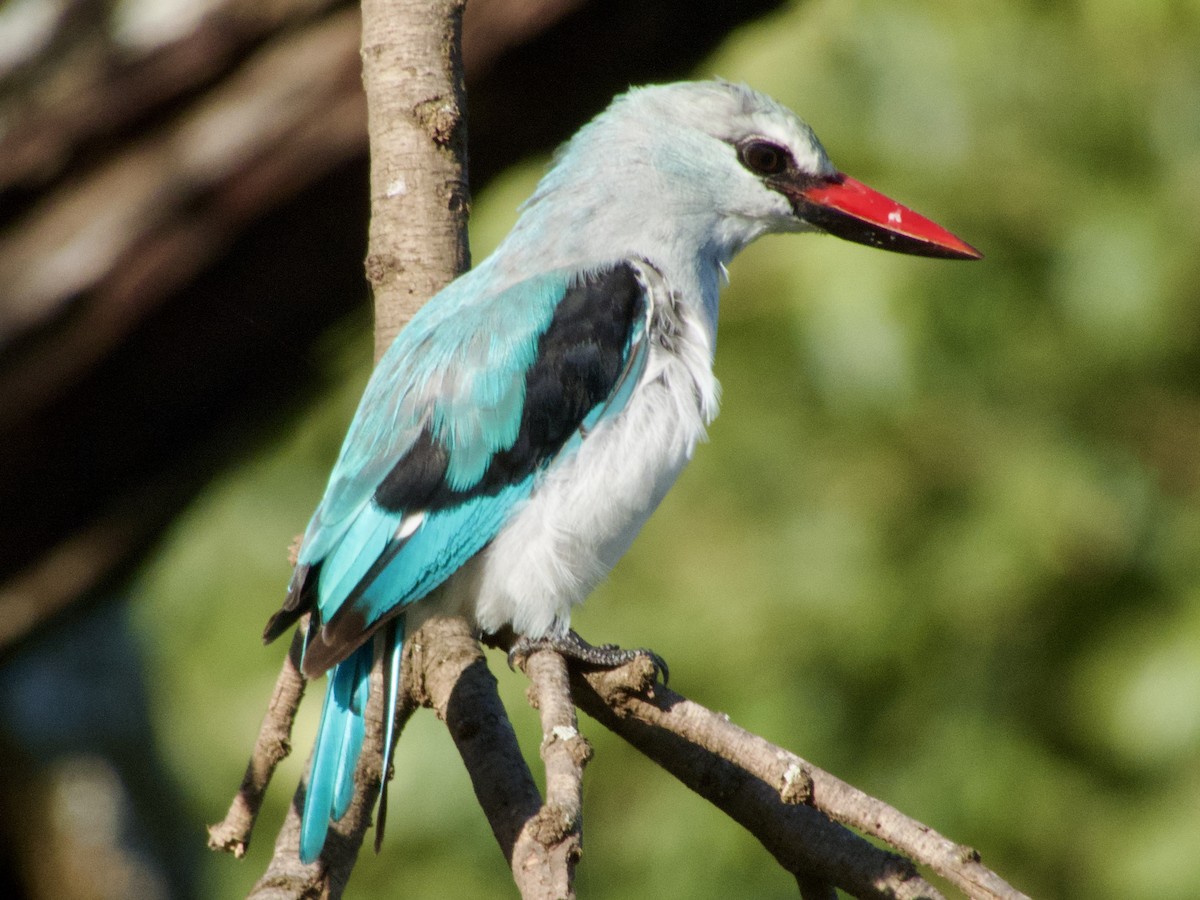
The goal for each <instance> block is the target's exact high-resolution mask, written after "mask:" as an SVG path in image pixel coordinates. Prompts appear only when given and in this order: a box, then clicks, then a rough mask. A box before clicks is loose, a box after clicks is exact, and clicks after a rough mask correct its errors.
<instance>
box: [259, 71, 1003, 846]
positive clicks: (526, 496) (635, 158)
mask: <svg viewBox="0 0 1200 900" xmlns="http://www.w3.org/2000/svg"><path fill="white" fill-rule="evenodd" d="M786 232H824V233H827V234H832V235H835V236H837V237H839V238H843V239H846V240H849V241H854V242H857V243H860V244H865V245H868V246H872V247H878V248H882V249H885V250H892V251H897V252H901V253H907V254H915V255H918V256H928V257H937V258H944V259H963V260H968V259H978V258H980V257H981V254H980V253H979V251H977V250H976V249H975V248H973V247H972V246H970V245H969V244H967V243H965V242H964V241H962V240H961V239H959V238H957V237H955V236H954V235H953V234H951V233H950V232H949V231H947V230H945V229H944V228H942V227H941V226H939V225H936V224H934V223H933V222H932V221H930V220H929V219H926V218H924V217H922V216H920V215H918V214H917V213H915V212H912V211H911V210H910V209H908V208H906V207H904V206H901V205H900V204H898V203H896V202H895V201H893V200H890V199H888V198H887V197H885V196H884V195H883V194H880V193H878V192H876V191H875V190H873V189H871V188H868V187H867V186H866V185H864V184H862V183H861V182H859V181H856V180H854V179H853V178H850V177H849V176H847V175H845V174H843V173H841V172H840V171H839V170H838V169H837V168H835V167H834V165H833V164H832V163H831V162H830V159H829V156H828V154H827V153H826V151H825V149H824V147H822V145H821V143H820V141H819V140H818V139H817V136H816V135H815V134H814V133H813V130H812V129H811V128H810V127H809V126H808V125H806V124H805V123H804V122H803V121H802V120H801V119H800V118H798V117H797V116H796V114H795V113H793V112H791V111H790V110H789V109H788V108H786V107H785V106H783V105H782V104H780V103H778V102H777V101H775V100H774V99H772V98H771V97H769V96H767V95H765V94H763V93H760V92H758V91H756V90H754V89H752V88H750V87H748V86H745V85H742V84H735V83H732V82H727V81H724V80H709V81H692V82H676V83H671V84H662V85H651V86H646V87H638V88H632V89H630V90H629V91H627V92H625V93H623V94H621V95H619V96H617V97H616V98H615V99H614V100H613V101H612V102H611V103H610V105H609V106H608V107H607V108H606V109H605V110H603V111H602V112H601V113H600V114H598V115H597V116H596V117H595V118H594V119H592V120H591V121H590V122H588V123H587V124H586V125H584V126H583V127H582V128H581V129H580V130H579V131H578V132H577V133H576V134H575V135H574V136H573V137H572V138H570V139H569V140H568V141H567V143H566V144H565V145H563V147H561V148H560V149H559V151H558V152H557V153H556V154H555V156H554V158H553V161H552V163H551V165H550V166H549V168H548V170H547V171H546V173H545V174H544V175H543V177H542V178H541V180H540V181H539V183H538V185H537V187H536V189H535V190H534V192H533V194H532V195H531V196H530V198H529V199H528V200H527V201H526V202H525V203H524V204H523V206H522V207H521V210H520V214H519V216H518V219H517V221H516V223H515V225H514V226H513V228H512V230H511V232H510V233H509V234H508V235H507V237H506V238H505V239H504V240H503V241H502V242H501V243H500V244H499V245H498V246H497V247H496V249H495V250H494V252H492V253H491V254H490V255H489V256H488V257H487V258H486V259H484V260H483V261H481V262H480V263H479V264H478V265H477V266H476V267H474V268H473V269H471V270H469V271H468V272H466V273H464V274H462V275H461V276H459V277H458V278H457V279H456V280H454V281H452V282H451V283H450V284H449V285H447V286H446V287H445V288H443V289H442V290H441V291H440V292H438V293H437V294H436V295H435V296H434V297H432V298H431V299H430V300H429V301H428V302H427V303H426V304H425V305H424V306H423V307H422V308H421V309H420V310H419V311H418V312H417V313H416V314H415V315H414V316H413V317H412V319H411V321H410V322H409V323H408V324H407V325H406V326H405V327H404V328H403V329H402V330H401V331H400V333H399V335H398V336H397V338H396V339H395V341H394V343H393V344H392V345H391V347H390V348H389V349H388V350H387V352H386V353H385V354H384V355H383V357H382V358H381V360H380V362H379V364H378V366H377V367H376V369H375V371H374V373H373V375H372V376H371V378H370V380H369V382H368V384H367V386H366V388H365V391H364V393H363V396H362V400H361V402H360V404H359V406H358V410H357V412H356V414H355V416H354V419H353V421H352V423H351V424H350V426H349V429H348V432H347V434H346V437H345V440H344V443H343V445H342V448H341V452H340V454H339V456H338V458H337V461H336V463H335V465H334V467H333V470H332V472H331V475H330V478H329V482H328V486H327V488H326V490H325V494H324V496H323V497H322V499H321V501H320V503H319V505H318V507H317V509H316V512H315V513H314V514H313V516H312V519H311V521H310V522H309V524H308V527H307V530H306V531H305V533H304V536H303V538H302V541H301V544H300V547H299V551H298V554H297V560H296V566H295V569H294V572H293V575H292V578H291V581H290V583H289V585H288V589H287V595H286V598H285V600H284V602H283V605H282V607H281V608H280V609H279V611H278V612H277V613H275V615H274V616H273V617H272V618H271V619H270V621H269V622H268V624H267V626H266V629H265V631H264V634H263V637H264V641H266V642H270V641H271V640H274V639H275V638H276V637H278V636H279V635H280V634H282V633H284V632H285V631H286V630H288V629H289V628H290V627H291V626H292V625H293V624H295V623H296V622H297V621H298V620H299V619H300V618H301V616H303V615H304V614H306V613H308V614H310V615H309V619H308V625H307V630H306V632H305V633H304V644H303V647H304V649H303V655H302V664H301V670H302V672H303V674H304V675H305V677H307V678H310V679H311V678H317V677H319V676H320V675H321V674H323V673H326V672H328V686H327V691H326V698H325V703H324V707H323V709H322V713H321V720H320V725H319V726H318V733H317V738H316V744H315V747H314V750H313V755H312V760H311V764H310V770H309V780H308V786H307V791H306V794H305V801H304V809H303V812H302V816H301V829H300V833H301V837H300V849H299V853H300V857H301V859H302V860H303V861H304V862H306V863H307V862H311V861H313V860H315V859H316V858H317V857H318V856H319V855H320V852H321V849H322V847H323V845H324V842H325V839H326V835H327V831H328V828H329V826H330V823H331V822H333V821H336V820H338V819H340V818H341V817H342V816H343V815H344V814H345V812H346V810H347V809H348V807H349V805H350V802H351V799H352V797H353V795H354V789H355V785H354V770H355V766H356V763H357V760H358V757H359V756H360V754H361V748H362V742H363V735H364V730H365V722H364V714H365V709H366V703H367V697H368V694H369V686H368V676H369V672H370V670H371V668H372V664H373V662H374V657H375V654H376V653H377V652H378V653H382V654H384V657H385V659H384V664H385V667H386V672H387V678H386V679H385V681H386V685H385V689H386V690H387V692H388V697H387V698H386V700H387V702H386V709H388V710H389V711H390V710H391V709H392V708H393V707H394V705H395V699H396V696H397V690H398V683H399V671H400V660H401V650H402V648H403V643H404V639H405V636H406V635H409V634H412V633H414V632H415V630H416V629H417V628H419V627H420V625H421V623H422V622H424V621H425V620H426V619H428V618H429V617H430V616H431V615H462V616H465V617H466V618H467V619H468V620H469V621H470V622H471V623H472V624H473V627H474V628H475V629H476V631H477V633H479V634H482V635H487V634H495V633H498V632H501V631H502V630H503V629H511V633H512V634H514V635H516V636H518V637H519V641H518V646H519V647H521V648H522V649H524V650H526V651H529V650H532V649H535V648H537V647H551V648H553V649H556V650H559V651H560V652H564V653H566V654H568V655H570V656H573V657H576V658H579V659H582V660H584V661H585V662H588V663H590V664H593V665H616V664H619V663H621V662H624V661H627V660H628V659H629V658H630V656H631V654H636V653H639V652H644V651H628V650H621V649H620V648H616V647H613V646H612V645H605V646H602V647H593V646H592V645H590V644H587V643H586V642H585V641H583V639H582V638H580V637H579V636H578V635H576V634H575V632H573V631H571V630H570V615H571V610H572V608H573V607H574V606H575V605H576V604H578V603H580V602H582V601H583V600H584V598H585V597H587V595H588V594H589V593H590V592H591V591H592V589H593V588H594V587H595V586H596V585H597V584H598V583H599V582H600V581H601V580H603V579H604V577H605V576H606V575H607V573H608V572H609V571H610V570H611V569H612V567H613V566H614V565H615V564H616V562H617V561H618V560H619V559H620V558H621V556H622V555H623V554H624V553H625V551H626V550H628V548H629V547H630V545H631V543H632V542H633V540H634V537H635V536H636V534H637V533H638V531H639V529H640V528H641V527H642V525H643V523H644V522H645V521H646V520H647V518H648V517H649V516H650V514H651V513H652V512H653V511H654V509H655V508H656V507H657V506H658V505H659V502H660V501H661V500H662V499H663V496H664V495H665V494H666V492H667V490H668V489H669V488H670V487H671V485H672V483H673V482H674V481H675V480H676V478H677V476H678V475H679V474H680V472H681V471H682V469H683V468H684V466H685V464H686V463H687V462H688V460H689V459H690V458H691V456H692V454H693V451H694V449H695V447H696V445H697V444H698V443H699V442H700V441H701V440H703V439H704V438H705V434H706V427H707V426H708V425H709V424H710V423H711V422H712V420H713V418H714V417H715V416H716V414H717V407H718V399H719V387H718V383H717V380H716V378H715V377H714V375H713V368H712V367H713V354H714V348H715V345H716V337H717V318H718V295H719V290H720V287H721V286H722V284H723V283H724V282H725V281H726V280H727V279H728V273H727V270H726V265H727V264H728V263H729V261H730V260H731V259H732V258H733V257H734V256H736V255H737V254H738V252H739V251H741V250H742V249H743V248H745V247H746V246H747V245H748V244H750V243H751V242H752V241H754V240H755V239H757V238H759V237H761V236H763V235H765V234H769V233H786ZM376 635H381V636H382V640H381V641H375V640H373V638H374V637H375V636H376ZM654 659H655V661H656V662H657V661H658V658H657V657H654ZM390 720H391V717H390V716H389V717H388V726H387V732H386V740H385V747H386V749H385V751H384V754H385V758H384V771H385V772H386V771H387V765H388V762H389V754H390V752H391V746H392V738H393V735H392V731H391V725H390Z"/></svg>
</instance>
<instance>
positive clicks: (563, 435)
mask: <svg viewBox="0 0 1200 900" xmlns="http://www.w3.org/2000/svg"><path fill="white" fill-rule="evenodd" d="M646 302H647V299H646V294H645V290H644V289H643V287H642V283H641V281H640V280H639V278H638V274H637V269H636V268H635V267H634V265H633V264H632V263H630V262H622V263H618V264H617V265H615V266H613V267H612V268H609V269H603V270H601V271H599V272H594V273H592V274H589V275H586V276H585V277H583V278H581V279H580V280H579V281H578V282H577V283H575V284H573V285H572V286H570V287H569V288H567V290H566V292H565V293H564V295H563V298H562V301H561V302H560V303H559V305H558V307H557V309H556V310H555V312H554V316H553V317H552V318H551V320H550V324H549V326H548V327H547V328H546V331H545V332H543V334H542V336H541V338H539V340H538V349H537V358H536V360H535V362H534V364H533V365H532V366H530V368H529V371H528V372H527V373H526V375H525V405H524V407H523V408H522V411H521V424H520V426H519V429H518V431H517V438H516V440H515V441H514V442H513V445H512V446H511V447H508V448H507V449H505V450H502V451H501V452H499V453H497V454H496V455H495V456H493V457H492V460H491V462H490V464H489V465H488V467H487V469H486V470H485V471H484V473H483V477H482V478H481V479H480V480H479V482H478V483H476V484H475V485H473V486H472V487H470V488H468V489H466V490H461V491H455V490H453V489H451V488H450V487H449V485H447V484H446V477H445V476H446V469H447V467H448V466H449V462H450V455H449V451H447V449H446V448H445V447H443V446H442V445H441V444H439V443H438V442H437V441H436V440H435V439H434V437H433V434H432V432H430V430H429V429H428V427H426V428H425V429H423V430H422V432H421V434H420V436H419V437H418V438H417V440H416V442H415V443H414V444H413V445H412V447H410V448H409V450H408V452H407V453H405V454H404V456H402V457H401V458H400V459H399V460H398V461H397V462H396V464H395V465H394V466H393V467H392V469H391V471H389V472H388V474H387V475H386V476H385V477H384V479H383V480H382V481H381V482H380V484H379V487H378V488H376V490H375V494H374V497H373V500H374V502H375V504H376V505H377V506H379V507H381V508H382V509H386V510H395V511H399V510H427V511H436V510H439V509H445V508H447V507H452V506H456V505H458V504H460V503H463V502H464V501H466V500H468V499H470V498H471V497H474V496H479V495H488V494H495V493H497V492H499V491H500V490H501V489H502V488H504V487H505V486H506V485H510V484H514V483H516V482H518V481H521V480H523V479H524V478H526V477H528V476H529V475H530V474H532V473H533V472H534V471H536V470H537V469H538V468H539V467H540V466H542V465H543V464H545V463H546V462H547V461H548V460H550V459H552V458H553V457H554V455H555V454H557V453H558V452H559V450H561V449H562V447H563V445H564V444H565V443H566V442H567V441H568V440H569V439H570V437H571V435H572V434H573V433H574V432H575V430H576V429H578V428H579V427H580V425H582V424H583V421H584V419H585V418H586V417H587V415H588V413H590V412H591V411H592V410H593V409H595V407H596V406H597V405H598V404H601V403H603V402H604V401H605V400H607V399H608V397H609V396H610V395H611V393H612V391H613V389H614V387H615V386H616V384H617V382H618V381H619V380H620V378H621V373H622V370H623V368H624V366H625V361H626V355H627V352H628V345H629V337H630V334H631V332H632V331H633V327H634V323H635V322H637V320H638V319H639V318H640V317H642V316H644V315H645V311H646ZM320 577H321V561H320V560H318V561H317V562H316V563H314V564H313V565H312V566H304V567H301V568H299V569H297V570H296V571H295V572H294V573H293V576H292V581H291V584H290V585H289V587H288V596H287V599H286V600H285V601H284V604H283V607H282V609H280V610H279V612H277V613H276V614H275V615H274V616H272V617H271V620H270V621H269V622H268V623H267V627H266V629H265V630H264V632H263V640H264V641H272V640H274V639H275V638H276V637H278V636H279V635H280V634H282V633H283V632H284V631H286V630H287V629H288V628H289V627H290V626H291V625H292V624H293V623H294V622H295V621H296V620H297V619H299V618H300V616H302V615H304V613H306V612H308V611H310V610H312V609H314V608H315V606H316V597H317V584H318V582H319V580H320ZM318 625H319V623H317V622H316V621H313V622H310V623H309V628H310V629H315V628H316V627H317V626H318ZM311 637H312V634H311V633H310V638H311ZM309 649H310V650H313V649H314V647H313V646H312V645H310V648H309ZM309 662H310V660H309V659H308V658H307V654H306V659H305V664H306V668H307V666H308V664H309Z"/></svg>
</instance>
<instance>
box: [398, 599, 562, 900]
mask: <svg viewBox="0 0 1200 900" xmlns="http://www.w3.org/2000/svg"><path fill="white" fill-rule="evenodd" d="M405 655H406V656H410V657H411V659H412V663H411V672H412V678H411V679H410V681H409V683H410V684H411V685H412V691H413V696H414V698H415V699H417V700H418V701H420V702H421V703H423V704H424V705H427V706H429V707H430V708H432V709H433V711H434V712H435V713H436V714H437V716H438V718H439V719H442V720H443V721H444V722H445V723H446V727H447V729H449V731H450V736H451V737H452V738H453V739H454V744H455V746H456V747H457V748H458V752H459V754H460V755H461V756H462V760H463V764H464V765H465V766H466V769H467V772H468V774H469V775H470V776H471V785H472V787H474V789H475V796H476V798H477V799H478V800H479V805H480V806H481V807H482V808H483V811H484V814H485V815H486V816H487V819H488V824H490V825H491V827H492V833H493V834H494V835H495V836H496V841H497V843H499V845H500V849H501V851H502V852H503V853H504V858H505V859H507V860H508V862H509V865H510V866H511V868H512V873H513V879H514V881H515V882H516V884H517V888H518V889H519V890H520V892H521V896H522V897H524V898H526V900H533V898H552V897H560V896H564V897H565V896H570V895H569V894H565V893H563V894H559V893H557V892H556V889H557V887H558V886H559V885H569V882H570V873H569V870H568V868H567V864H566V861H567V855H566V853H565V851H560V852H554V851H555V850H559V848H558V847H557V845H554V844H548V843H546V842H544V841H542V840H541V839H540V837H541V836H542V835H543V834H544V833H546V831H547V829H545V827H544V824H543V823H544V821H545V814H544V812H543V811H544V809H545V807H543V804H542V798H541V795H540V794H539V793H538V789H537V785H536V784H535V783H534V780H533V775H532V774H531V773H530V771H529V767H528V765H527V764H526V763H525V757H524V756H523V755H522V753H521V748H520V746H519V745H518V744H517V738H516V734H514V733H513V729H512V724H511V723H510V722H509V720H508V714H507V713H506V712H505V709H504V704H503V703H502V702H501V700H500V695H499V694H498V693H497V691H496V678H495V676H494V675H492V673H491V670H489V669H488V666H487V660H486V659H485V658H484V655H483V651H482V650H481V649H480V647H479V643H478V642H477V641H476V640H475V636H474V634H473V633H472V632H471V629H470V627H469V626H468V625H467V623H466V622H465V621H463V620H462V619H458V618H433V619H430V620H429V621H428V622H426V623H425V625H423V626H422V627H421V629H420V630H419V631H418V632H417V633H416V634H415V635H413V637H412V638H411V639H410V640H409V641H408V645H407V646H406V647H405ZM560 833H561V829H560ZM572 862H573V861H572Z"/></svg>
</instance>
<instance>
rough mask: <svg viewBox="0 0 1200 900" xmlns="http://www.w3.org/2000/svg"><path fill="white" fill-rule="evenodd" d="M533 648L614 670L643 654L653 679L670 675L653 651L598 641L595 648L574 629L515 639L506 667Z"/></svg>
mask: <svg viewBox="0 0 1200 900" xmlns="http://www.w3.org/2000/svg"><path fill="white" fill-rule="evenodd" d="M535 650H553V651H555V652H556V653H560V654H562V655H563V656H566V657H569V658H570V659H574V660H578V661H579V662H581V663H583V664H584V665H587V666H592V667H595V668H598V669H615V668H617V667H618V666H623V665H625V664H626V663H628V662H631V661H633V660H635V659H637V658H638V657H639V656H644V657H646V658H647V659H649V660H650V662H651V663H652V664H653V666H654V674H655V678H658V677H659V676H661V677H662V683H663V684H664V685H665V684H666V683H667V681H668V680H669V679H670V677H671V670H670V669H668V668H667V662H666V660H664V659H663V658H662V657H661V656H659V655H658V654H657V653H655V652H654V651H653V650H646V649H637V650H624V649H622V648H620V647H618V646H617V645H616V644H601V645H600V646H598V647H597V646H594V645H592V644H589V643H588V642H587V641H585V640H584V639H583V638H581V637H580V636H579V635H578V634H576V633H575V632H574V631H568V632H567V633H566V634H565V635H555V636H547V637H543V638H538V639H536V640H533V639H530V638H527V637H521V638H518V639H517V641H516V643H515V644H513V645H512V649H511V650H509V651H508V666H509V668H510V669H511V668H515V667H516V662H517V660H519V659H521V658H522V657H527V656H529V655H530V654H531V653H533V652H534V651H535Z"/></svg>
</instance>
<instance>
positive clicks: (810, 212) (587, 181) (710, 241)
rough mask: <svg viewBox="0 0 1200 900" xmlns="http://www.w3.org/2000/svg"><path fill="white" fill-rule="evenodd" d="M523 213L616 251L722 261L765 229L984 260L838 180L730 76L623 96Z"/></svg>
mask: <svg viewBox="0 0 1200 900" xmlns="http://www.w3.org/2000/svg"><path fill="white" fill-rule="evenodd" d="M525 215H526V217H527V218H528V219H529V220H530V222H529V225H530V227H533V228H536V229H537V230H538V231H539V232H541V233H542V234H544V235H546V236H547V237H549V238H552V239H554V240H567V241H573V240H580V241H581V240H587V241H588V242H589V243H590V245H591V246H593V247H595V246H597V245H601V246H602V249H603V250H604V252H612V253H618V252H631V251H633V252H636V250H637V248H638V247H639V246H647V244H648V243H652V244H653V245H658V246H668V245H676V248H677V249H678V250H679V251H681V252H682V253H684V254H688V253H690V254H693V255H694V254H696V253H705V252H707V253H709V254H711V255H713V256H715V257H716V258H717V259H718V260H719V261H722V262H724V261H725V260H727V259H729V258H730V257H731V256H733V255H734V254H736V253H737V252H738V251H739V250H741V249H742V248H743V247H744V246H745V245H746V244H748V243H750V242H751V241H753V240H754V239H755V238H758V237H760V236H761V235H763V234H766V233H770V232H792V231H813V230H818V231H827V232H829V233H831V234H835V235H837V236H839V237H843V238H846V239H848V240H853V241H857V242H860V243H866V244H870V245H872V246H877V247H882V248H884V249H890V250H898V251H901V252H906V253H916V254H920V255H929V256H944V257H957V258H976V257H978V255H979V254H978V253H977V252H976V251H974V250H973V249H972V248H970V247H969V246H968V245H966V244H964V243H963V242H962V241H960V240H958V239H957V238H955V237H954V236H953V235H951V234H949V232H946V231H945V230H944V229H941V228H940V227H938V226H936V225H934V224H933V223H932V222H930V221H929V220H928V219H924V218H922V217H920V216H918V215H917V214H916V213H913V212H912V211H911V210H908V209H906V208H905V207H902V206H900V205H899V204H896V203H895V202H893V201H890V200H888V199H887V198H886V197H883V196H882V195H881V194H877V193H876V192H874V191H871V190H870V189H869V188H866V187H865V186H864V185H862V184H861V183H859V182H857V181H854V180H853V179H850V178H848V177H847V176H845V175H842V174H841V173H840V172H839V171H838V170H837V168H836V167H835V166H834V165H833V163H832V162H830V160H829V156H828V154H827V153H826V152H825V148H824V147H823V146H822V145H821V142H820V141H819V140H818V139H817V136H816V135H815V134H814V133H813V130H812V129H811V128H809V126H808V125H806V124H805V123H804V122H803V121H802V120H801V119H800V118H799V117H798V116H796V114H795V113H793V112H792V111H791V110H789V109H787V108H786V107H784V106H783V105H781V104H780V103H778V102H776V101H775V100H773V99H772V98H770V97H768V96H766V95H765V94H761V93H759V92H758V91H755V90H752V89H751V88H749V87H746V86H745V85H739V84H731V83H729V82H726V81H702V82H679V83H676V84H666V85H656V86H651V87H643V88H635V89H633V90H631V91H629V92H628V93H626V94H623V95H621V96H619V97H617V98H616V99H615V100H614V101H613V102H612V103H611V104H610V105H609V107H608V108H607V109H606V110H605V111H604V112H602V113H601V114H600V115H598V116H597V117H596V118H595V119H593V120H592V121H591V122H590V123H589V124H587V125H586V126H584V127H583V128H582V129H580V131H579V132H578V133H577V134H576V135H575V136H574V137H573V138H572V139H571V140H570V141H569V142H568V143H567V144H566V145H565V146H564V147H563V148H562V149H561V150H560V151H559V153H558V154H557V155H556V158H555V163H554V166H553V167H552V169H551V170H550V172H548V173H547V175H546V176H545V178H544V179H543V180H542V182H541V183H540V184H539V186H538V189H537V191H536V192H535V194H534V195H533V197H532V198H530V200H529V202H528V204H527V205H526V207H525Z"/></svg>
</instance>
